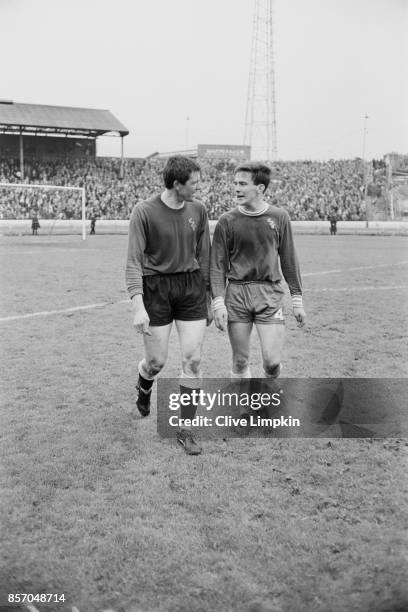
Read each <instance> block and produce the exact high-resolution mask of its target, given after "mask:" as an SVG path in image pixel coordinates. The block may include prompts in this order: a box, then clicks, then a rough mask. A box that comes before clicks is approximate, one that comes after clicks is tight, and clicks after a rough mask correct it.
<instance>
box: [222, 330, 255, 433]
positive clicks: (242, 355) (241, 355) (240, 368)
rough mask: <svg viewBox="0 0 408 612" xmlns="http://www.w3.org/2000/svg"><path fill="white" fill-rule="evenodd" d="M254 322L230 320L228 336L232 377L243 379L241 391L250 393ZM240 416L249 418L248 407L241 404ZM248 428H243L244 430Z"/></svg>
mask: <svg viewBox="0 0 408 612" xmlns="http://www.w3.org/2000/svg"><path fill="white" fill-rule="evenodd" d="M252 327H253V323H252V321H250V322H248V323H244V322H242V323H241V322H239V321H237V322H230V323H228V336H229V339H230V344H231V348H232V369H231V378H233V379H238V380H240V381H241V384H240V386H239V388H240V393H250V384H251V381H250V379H251V371H250V369H249V351H250V339H251V332H252ZM239 414H240V417H242V418H244V419H248V418H249V412H248V409H247V408H246V407H244V406H242V407H241V406H240V409H239ZM245 431H246V432H247V431H248V430H247V428H242V432H245Z"/></svg>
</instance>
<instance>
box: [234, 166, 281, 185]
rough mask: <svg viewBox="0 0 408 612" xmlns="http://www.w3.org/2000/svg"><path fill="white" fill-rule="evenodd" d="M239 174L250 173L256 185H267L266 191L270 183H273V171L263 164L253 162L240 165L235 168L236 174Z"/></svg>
mask: <svg viewBox="0 0 408 612" xmlns="http://www.w3.org/2000/svg"><path fill="white" fill-rule="evenodd" d="M237 172H249V173H250V174H251V176H252V182H253V183H254V185H265V191H266V190H267V189H268V186H269V183H270V182H271V177H272V170H271V169H270V167H269V166H267V165H266V164H263V163H262V162H257V161H253V162H246V163H242V164H239V165H238V166H237V167H236V168H235V170H234V174H236V173H237Z"/></svg>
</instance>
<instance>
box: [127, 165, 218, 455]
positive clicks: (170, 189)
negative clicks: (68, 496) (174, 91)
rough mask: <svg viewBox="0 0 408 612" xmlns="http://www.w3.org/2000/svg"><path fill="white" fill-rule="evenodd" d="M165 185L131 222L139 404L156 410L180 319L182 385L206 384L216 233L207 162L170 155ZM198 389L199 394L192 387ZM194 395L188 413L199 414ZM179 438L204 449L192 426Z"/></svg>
mask: <svg viewBox="0 0 408 612" xmlns="http://www.w3.org/2000/svg"><path fill="white" fill-rule="evenodd" d="M163 178H164V185H165V189H164V191H163V192H162V193H161V194H156V195H153V196H152V197H151V198H150V199H149V200H146V201H145V202H141V203H140V204H137V205H136V206H135V207H134V209H133V212H132V215H131V218H130V224H129V245H128V257H127V266H126V281H127V288H128V292H129V295H130V297H131V300H132V305H133V310H134V320H133V325H134V327H135V329H136V331H137V332H138V333H140V334H142V335H143V341H144V349H145V355H144V358H143V359H142V360H141V361H140V363H139V365H138V370H139V378H138V383H137V391H138V396H137V400H136V406H137V408H138V410H139V412H140V414H141V415H142V416H147V415H148V414H149V413H150V398H151V393H152V386H153V382H154V380H155V378H156V376H157V375H158V374H159V372H160V371H161V370H162V368H163V366H164V364H165V362H166V359H167V352H168V344H169V337H170V331H171V328H172V324H173V321H174V322H175V325H176V329H177V332H178V337H179V342H180V348H181V356H182V374H181V380H180V383H181V392H182V393H186V392H189V391H191V390H192V389H194V388H196V387H197V386H199V378H200V376H201V372H200V361H201V347H202V343H203V339H204V332H205V329H206V324H207V322H208V317H209V316H210V315H209V311H210V312H211V308H210V295H209V256H210V233H209V226H208V217H207V211H206V209H205V207H204V205H203V204H202V203H200V202H198V201H197V200H195V199H194V194H195V191H196V188H197V186H198V183H199V180H200V167H199V166H198V165H197V163H196V162H195V161H194V160H192V159H190V158H187V157H182V156H175V157H170V158H169V159H168V161H167V163H166V166H165V168H164V171H163ZM190 395H191V393H190ZM196 408H197V406H194V404H193V402H191V403H190V405H187V406H182V407H181V409H180V410H181V413H180V418H181V419H192V418H194V415H195V412H196ZM177 441H178V442H179V444H180V445H181V446H182V447H183V448H184V450H185V451H186V453H188V454H192V455H193V454H199V453H200V452H201V447H200V446H199V445H198V443H197V441H196V439H195V437H194V435H193V434H192V431H191V430H190V429H188V428H180V429H179V431H178V432H177Z"/></svg>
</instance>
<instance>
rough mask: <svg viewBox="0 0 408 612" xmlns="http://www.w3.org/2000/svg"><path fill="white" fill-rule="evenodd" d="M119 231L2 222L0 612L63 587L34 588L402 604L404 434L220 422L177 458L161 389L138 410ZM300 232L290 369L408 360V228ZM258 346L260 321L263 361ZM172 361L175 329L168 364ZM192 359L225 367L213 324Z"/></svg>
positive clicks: (398, 372) (144, 609)
mask: <svg viewBox="0 0 408 612" xmlns="http://www.w3.org/2000/svg"><path fill="white" fill-rule="evenodd" d="M126 242H127V240H126V237H125V236H98V235H97V236H94V237H92V239H91V238H90V239H88V240H87V241H86V243H85V244H84V243H82V242H81V241H80V240H79V239H78V238H74V237H67V236H63V237H58V238H56V237H53V238H48V237H42V236H38V237H19V238H18V237H14V238H11V237H10V238H7V237H2V238H1V239H0V256H1V261H2V266H1V288H2V295H1V304H0V305H1V313H0V333H1V365H2V404H1V412H0V415H1V425H2V427H1V434H0V436H1V466H0V469H1V530H2V531H1V538H2V553H1V561H0V563H1V565H0V611H1V612H5V611H6V610H9V609H10V610H12V609H18V608H17V607H14V608H13V607H10V606H9V604H7V596H6V595H7V593H59V594H61V593H64V594H65V596H66V602H65V604H63V603H59V604H53V605H50V604H48V605H43V604H38V603H35V604H34V605H35V607H36V608H37V609H38V610H55V611H57V610H58V611H59V612H66V611H68V610H69V611H70V612H71V611H72V606H75V607H76V608H77V610H79V612H101V611H103V610H114V611H115V612H176V611H177V612H180V611H181V612H184V611H185V612H187V611H194V612H207V611H210V610H211V611H216V612H218V611H220V612H221V611H222V612H224V611H237V612H241V611H242V612H244V611H251V610H252V612H254V611H255V610H258V611H261V612H262V611H264V612H265V611H267V610H269V611H272V610H273V611H276V612H278V611H279V612H280V611H283V612H286V611H288V612H297V611H301V612H303V611H311V612H312V611H313V612H320V611H322V612H323V611H325V612H327V611H330V612H340V611H344V610H347V611H356V612H361V611H367V612H368V611H373V612H397V611H400V612H402V611H403V610H406V609H408V589H407V587H406V572H407V556H406V544H407V538H406V533H407V532H406V527H407V522H408V521H407V515H406V507H407V506H406V502H407V477H406V470H407V463H406V461H407V442H406V440H404V439H392V440H368V439H366V440H358V439H355V440H344V439H332V440H328V439H326V438H320V439H314V440H311V439H308V440H294V439H292V440H279V439H276V438H274V439H229V440H228V441H223V440H221V439H220V440H215V441H209V442H204V447H205V453H204V454H203V455H201V456H199V457H187V456H185V455H184V453H183V452H182V451H181V450H180V449H179V448H177V447H176V445H175V443H174V442H173V441H172V440H161V439H160V438H159V437H158V435H157V433H156V419H155V412H156V406H155V403H154V405H153V414H152V415H151V417H150V418H148V419H145V420H142V419H134V418H132V416H131V412H132V410H133V402H134V383H135V381H136V364H137V361H138V360H139V359H140V356H141V355H142V347H141V341H140V338H139V337H138V336H137V335H136V334H135V333H134V332H133V330H132V327H131V320H132V317H131V309H130V305H129V304H128V303H127V302H126V298H127V296H126V292H125V288H124V262H125V256H126ZM296 245H297V249H298V254H299V259H300V262H301V269H302V274H303V280H304V293H305V304H306V309H307V313H308V327H307V329H306V330H298V329H297V327H296V325H295V321H294V319H293V318H291V315H290V311H289V309H288V320H287V342H286V349H285V355H284V368H285V370H284V374H285V376H286V377H292V376H293V377H326V376H327V377H336V376H339V377H367V378H370V377H408V371H407V370H408V365H407V361H408V360H407V346H408V343H407V337H408V333H407V314H408V282H407V271H408V242H407V239H406V238H403V237H373V236H367V237H362V236H341V235H338V236H335V237H330V236H296ZM287 306H289V300H288V301H287ZM259 357H260V352H259V346H258V343H257V339H256V334H254V336H253V347H252V356H251V369H252V371H253V374H254V375H261V369H260V359H259ZM179 361H180V359H179V350H178V346H177V341H176V335H175V334H173V335H172V339H171V345H170V353H169V360H168V364H167V365H166V368H165V370H164V372H163V376H168V377H175V376H177V375H178V372H179ZM203 370H204V373H205V375H206V376H207V377H219V376H228V372H229V370H230V349H229V344H228V340H227V338H226V336H225V335H223V334H222V333H220V332H218V331H217V330H216V329H215V327H214V326H212V327H210V328H209V329H208V332H207V336H206V341H205V345H204V359H203ZM384 409H385V410H386V406H385V407H384ZM20 609H21V610H23V609H26V608H23V607H21V608H20Z"/></svg>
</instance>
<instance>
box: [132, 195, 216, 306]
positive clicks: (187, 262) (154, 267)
mask: <svg viewBox="0 0 408 612" xmlns="http://www.w3.org/2000/svg"><path fill="white" fill-rule="evenodd" d="M209 260H210V232H209V227H208V217H207V211H206V209H205V207H204V205H203V204H201V202H197V201H193V202H185V204H184V206H183V207H182V208H178V209H174V208H170V207H169V206H166V204H164V202H163V201H162V199H161V197H160V196H159V195H158V196H154V197H152V198H150V199H149V200H146V201H144V202H141V203H140V204H137V205H136V206H135V207H134V209H133V212H132V215H131V217H130V223H129V244H128V256H127V264H126V284H127V289H128V292H129V295H130V297H131V298H132V297H133V296H134V295H137V294H142V293H143V276H151V275H153V274H174V273H176V272H193V271H194V270H198V269H201V272H202V274H203V276H204V279H205V281H206V285H207V286H209V263H210V261H209Z"/></svg>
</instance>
